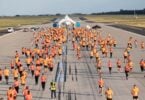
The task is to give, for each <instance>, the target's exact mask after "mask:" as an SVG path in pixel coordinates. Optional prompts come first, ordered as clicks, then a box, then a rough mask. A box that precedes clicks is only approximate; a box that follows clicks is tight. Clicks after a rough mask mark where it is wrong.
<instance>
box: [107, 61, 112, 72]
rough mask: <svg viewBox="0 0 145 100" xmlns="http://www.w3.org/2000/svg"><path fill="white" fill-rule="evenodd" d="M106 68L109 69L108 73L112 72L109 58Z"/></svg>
mask: <svg viewBox="0 0 145 100" xmlns="http://www.w3.org/2000/svg"><path fill="white" fill-rule="evenodd" d="M108 69H109V73H110V74H111V73H112V63H111V61H110V60H109V61H108Z"/></svg>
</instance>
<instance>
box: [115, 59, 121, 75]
mask: <svg viewBox="0 0 145 100" xmlns="http://www.w3.org/2000/svg"><path fill="white" fill-rule="evenodd" d="M116 65H117V68H118V72H121V60H120V59H117V62H116Z"/></svg>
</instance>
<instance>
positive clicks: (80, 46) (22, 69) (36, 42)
mask: <svg viewBox="0 0 145 100" xmlns="http://www.w3.org/2000/svg"><path fill="white" fill-rule="evenodd" d="M68 31H69V32H68ZM68 31H66V30H65V29H64V28H48V29H41V30H39V31H38V32H34V34H33V41H32V45H33V46H32V47H31V48H26V47H22V49H21V52H18V51H14V52H15V55H14V59H11V62H10V66H6V67H5V68H4V69H0V81H3V80H5V84H10V83H9V77H10V75H11V76H13V83H12V84H11V87H9V88H8V90H7V93H6V94H7V100H16V99H17V95H18V94H19V92H20V91H19V89H20V88H21V89H22V90H23V93H22V94H23V96H24V100H32V98H33V95H32V94H33V93H32V92H31V89H30V88H29V86H28V84H27V83H28V81H27V78H28V74H31V78H34V80H35V85H38V84H39V83H41V86H42V91H45V85H46V82H47V73H51V72H52V71H53V69H54V67H55V63H54V60H55V58H56V57H60V56H61V55H62V52H63V49H62V47H63V44H64V43H66V41H67V36H72V38H71V41H72V48H73V50H74V51H75V53H76V59H78V60H79V59H82V58H83V54H82V52H81V51H82V50H84V49H85V50H87V51H88V52H89V55H90V59H91V60H93V59H95V65H96V66H95V67H96V71H97V74H98V76H99V77H98V79H97V85H98V87H99V94H100V95H105V96H106V100H113V94H114V93H113V90H112V89H111V87H108V88H107V89H106V90H105V92H104V91H103V87H105V86H104V85H105V81H104V79H103V75H102V74H103V68H102V67H104V66H103V65H102V63H103V62H102V59H104V58H109V60H108V62H107V65H106V67H108V72H109V74H108V75H111V74H112V73H113V72H112V68H113V65H112V62H111V59H112V58H113V57H114V49H115V48H116V47H117V45H118V43H117V42H118V41H117V40H116V39H115V38H114V37H113V36H111V35H110V34H107V35H106V36H102V33H101V32H97V31H95V30H89V29H86V28H73V29H72V30H68ZM66 32H68V34H65V33H66ZM126 45H127V46H126V48H125V49H124V52H123V53H122V57H123V58H124V59H120V58H116V68H117V69H118V73H120V72H124V73H125V77H126V80H128V79H129V73H131V72H132V71H133V70H134V68H133V67H134V66H133V65H134V64H133V63H134V62H133V60H132V57H133V56H132V55H131V53H130V52H131V50H132V49H134V48H140V49H141V50H144V49H145V44H144V42H143V41H139V40H136V39H134V38H132V37H130V38H129V40H128V42H127V43H126ZM22 57H25V64H23V63H22V60H21V59H22ZM138 63H139V64H140V67H139V68H140V69H141V72H143V71H144V68H145V59H141V60H140V62H138ZM26 66H27V67H26ZM92 67H93V66H92ZM50 90H51V91H52V95H51V98H53V94H54V97H55V98H56V86H55V82H52V83H51V84H50ZM130 93H131V95H132V96H133V100H138V95H139V87H138V86H137V85H136V84H134V83H133V87H132V89H130Z"/></svg>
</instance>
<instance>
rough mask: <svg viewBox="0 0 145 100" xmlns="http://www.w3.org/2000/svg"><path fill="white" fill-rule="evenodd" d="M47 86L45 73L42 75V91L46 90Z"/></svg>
mask: <svg viewBox="0 0 145 100" xmlns="http://www.w3.org/2000/svg"><path fill="white" fill-rule="evenodd" d="M45 84H46V75H44V73H42V76H41V86H42V90H43V91H44V90H45Z"/></svg>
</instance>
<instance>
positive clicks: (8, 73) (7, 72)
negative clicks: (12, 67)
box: [4, 67, 10, 84]
mask: <svg viewBox="0 0 145 100" xmlns="http://www.w3.org/2000/svg"><path fill="white" fill-rule="evenodd" d="M9 75H10V71H9V69H7V67H5V69H4V77H5V80H6V84H8V83H9Z"/></svg>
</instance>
